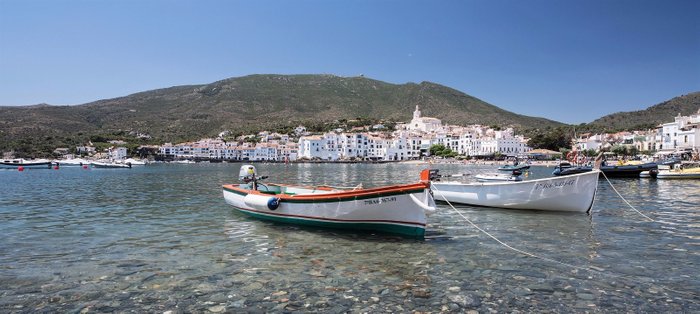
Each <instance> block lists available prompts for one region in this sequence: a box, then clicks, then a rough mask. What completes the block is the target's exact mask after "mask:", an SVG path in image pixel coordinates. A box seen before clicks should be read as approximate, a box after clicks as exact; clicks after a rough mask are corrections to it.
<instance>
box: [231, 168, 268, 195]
mask: <svg viewBox="0 0 700 314" xmlns="http://www.w3.org/2000/svg"><path fill="white" fill-rule="evenodd" d="M264 179H267V176H262V177H258V172H257V171H256V170H255V166H253V165H243V166H241V170H240V171H239V172H238V180H239V181H241V182H242V183H245V184H251V183H252V186H251V188H252V189H253V190H257V189H258V180H264Z"/></svg>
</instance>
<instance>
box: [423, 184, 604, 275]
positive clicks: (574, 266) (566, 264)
mask: <svg viewBox="0 0 700 314" xmlns="http://www.w3.org/2000/svg"><path fill="white" fill-rule="evenodd" d="M430 188H431V189H434V190H435V191H436V192H438V193H440V196H442V199H443V200H444V201H445V202H446V203H447V205H450V207H451V208H452V210H454V212H455V213H457V214H458V215H459V216H461V217H462V219H464V220H465V221H466V222H468V223H469V224H470V225H472V227H474V228H476V229H477V230H479V231H481V232H482V233H483V234H485V235H487V236H488V237H489V238H491V239H493V240H494V241H496V242H498V243H499V244H501V245H503V246H505V247H506V248H508V249H510V250H513V251H515V252H518V253H520V254H523V255H527V256H530V257H534V258H538V259H541V260H545V261H548V262H552V263H556V264H561V265H564V266H568V267H571V268H575V269H580V270H591V269H589V268H585V267H580V266H576V265H572V264H568V263H564V262H560V261H558V260H555V259H551V258H547V257H543V256H539V255H536V254H534V253H530V252H527V251H523V250H521V249H517V248H514V247H512V246H510V245H508V243H505V242H503V241H501V240H500V239H498V238H497V237H496V236H494V235H492V234H490V233H488V232H487V231H486V230H484V229H481V228H480V227H479V226H477V225H476V224H475V223H474V222H472V221H471V220H470V219H469V218H467V217H466V216H464V215H463V214H462V213H461V212H460V211H459V210H457V208H455V207H454V206H453V205H452V203H450V201H448V200H447V198H446V197H445V195H443V194H442V192H440V190H438V188H437V187H435V184H431V185H430Z"/></svg>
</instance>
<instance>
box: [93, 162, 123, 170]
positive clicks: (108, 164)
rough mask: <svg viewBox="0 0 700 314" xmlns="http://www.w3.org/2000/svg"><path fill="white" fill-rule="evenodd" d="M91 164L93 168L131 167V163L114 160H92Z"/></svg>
mask: <svg viewBox="0 0 700 314" xmlns="http://www.w3.org/2000/svg"><path fill="white" fill-rule="evenodd" d="M91 165H92V166H93V167H94V168H122V169H124V168H127V169H128V168H131V164H118V163H115V162H100V161H93V162H92V163H91Z"/></svg>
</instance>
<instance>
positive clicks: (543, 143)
mask: <svg viewBox="0 0 700 314" xmlns="http://www.w3.org/2000/svg"><path fill="white" fill-rule="evenodd" d="M571 138H572V137H571V134H569V132H568V131H567V130H566V129H565V128H561V127H559V128H555V129H550V128H547V129H546V130H544V131H536V133H535V134H534V135H531V136H530V140H529V141H528V142H527V145H528V146H530V147H532V148H534V149H539V148H544V149H549V150H553V151H559V150H560V149H561V148H567V149H571Z"/></svg>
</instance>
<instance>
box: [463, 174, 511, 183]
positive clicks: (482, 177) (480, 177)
mask: <svg viewBox="0 0 700 314" xmlns="http://www.w3.org/2000/svg"><path fill="white" fill-rule="evenodd" d="M474 178H476V181H479V182H489V181H522V180H523V177H522V176H521V175H515V174H504V173H486V174H477V175H475V176H474Z"/></svg>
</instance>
